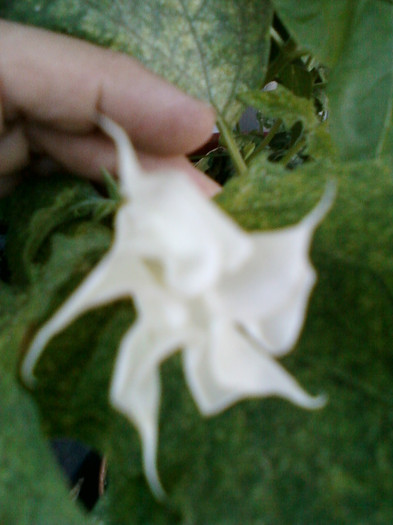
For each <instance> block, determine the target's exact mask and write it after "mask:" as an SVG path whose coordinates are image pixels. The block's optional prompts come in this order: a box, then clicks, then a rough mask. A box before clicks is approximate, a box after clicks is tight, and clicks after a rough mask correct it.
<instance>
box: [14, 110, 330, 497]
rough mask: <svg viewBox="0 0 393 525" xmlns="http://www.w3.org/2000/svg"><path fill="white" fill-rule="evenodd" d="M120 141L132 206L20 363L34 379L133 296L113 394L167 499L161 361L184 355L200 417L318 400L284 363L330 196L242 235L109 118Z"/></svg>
mask: <svg viewBox="0 0 393 525" xmlns="http://www.w3.org/2000/svg"><path fill="white" fill-rule="evenodd" d="M98 122H99V125H100V126H101V128H102V129H103V130H104V131H105V132H106V133H107V134H108V135H110V136H111V137H112V138H113V140H114V141H115V143H116V145H117V149H118V155H119V176H120V187H121V192H122V194H123V197H124V203H123V204H122V206H121V207H120V209H119V211H118V213H117V216H116V222H115V237H114V241H113V245H112V247H111V249H110V251H109V252H108V253H107V255H106V256H105V257H104V258H103V259H102V260H101V262H100V263H99V264H98V265H97V266H96V268H95V269H93V271H92V272H91V273H90V274H89V275H88V276H87V278H86V280H85V281H84V282H83V283H82V284H81V285H80V286H79V288H77V290H76V291H75V292H74V293H73V294H72V295H71V296H70V297H69V299H68V300H67V301H66V302H65V303H64V304H63V306H61V307H60V309H59V310H58V311H57V312H56V313H55V314H54V316H53V317H52V318H51V319H50V320H49V321H48V322H47V323H46V324H44V325H43V327H42V328H41V329H40V330H39V331H38V332H37V334H36V336H35V338H34V340H33V342H32V344H31V346H30V348H29V350H28V352H27V354H26V357H25V360H24V362H23V365H22V376H23V377H24V380H25V381H26V383H27V384H30V385H32V384H33V383H34V376H33V371H34V367H35V364H36V362H37V360H38V359H39V357H40V355H41V353H42V351H43V350H44V348H45V346H46V344H47V343H48V341H49V340H50V339H51V338H52V337H53V336H54V335H55V334H56V333H58V332H60V331H61V330H62V329H64V328H65V327H66V326H67V325H68V324H69V323H71V322H72V321H73V320H74V319H75V318H76V317H78V316H79V315H80V314H82V313H83V312H85V311H86V310H88V309H91V308H94V307H96V306H98V305H101V304H104V303H108V302H110V301H112V300H115V299H118V298H121V297H125V296H128V297H132V298H133V300H134V303H135V306H136V308H137V312H138V317H137V320H136V322H135V323H134V324H133V325H132V326H131V327H130V329H129V330H128V332H127V333H126V334H125V336H124V337H123V339H122V341H121V343H120V348H119V353H118V357H117V360H116V364H115V370H114V374H113V378H112V384H111V391H110V399H111V402H112V403H113V405H114V406H115V407H116V408H117V409H118V410H120V411H121V412H122V413H124V414H125V415H126V416H127V417H128V418H129V419H130V420H131V421H132V422H133V423H134V425H135V426H136V428H137V429H138V431H139V433H140V436H141V440H142V445H143V447H142V448H143V461H144V469H145V473H146V476H147V479H148V481H149V483H150V486H151V488H152V490H153V491H154V492H155V493H156V495H157V496H160V495H162V494H163V491H162V487H161V485H160V481H159V477H158V473H157V468H156V454H157V441H158V428H157V427H158V410H159V401H160V378H159V366H160V363H161V362H162V361H163V360H165V359H166V358H168V357H169V356H170V355H171V354H173V353H174V352H176V351H177V350H179V349H182V357H183V364H184V373H185V376H186V380H187V384H188V386H189V388H190V390H191V392H192V395H193V397H194V399H195V402H196V404H197V406H198V407H199V410H200V412H201V413H202V414H204V415H212V414H216V413H218V412H220V411H222V410H224V409H225V408H227V407H228V406H230V405H232V404H233V403H235V402H236V401H239V400H241V399H243V398H246V397H250V396H270V395H276V396H282V397H284V398H287V399H288V400H291V401H292V402H294V403H296V404H298V405H300V406H303V407H307V408H315V407H319V406H321V404H323V400H322V399H321V398H320V397H317V398H314V397H311V396H309V395H308V394H307V393H306V392H305V391H304V390H303V389H302V388H301V386H300V385H299V384H298V383H297V382H296V380H295V379H294V378H293V377H292V376H291V375H290V374H289V373H288V372H287V371H286V370H285V369H284V368H283V367H282V366H281V365H280V364H279V362H278V361H277V360H276V357H277V356H280V355H283V354H285V353H286V352H288V351H289V350H290V349H291V348H292V347H293V345H294V344H295V342H296V340H297V338H298V335H299V332H300V330H301V327H302V324H303V321H304V317H305V312H306V308H307V302H308V298H309V294H310V291H311V289H312V287H313V285H314V282H315V272H314V270H313V268H312V266H311V264H310V261H309V258H308V251H309V246H310V242H311V237H312V234H313V232H314V230H315V228H316V226H317V225H318V223H319V222H320V220H321V219H322V217H323V216H324V214H325V213H326V211H327V209H328V207H329V206H330V203H331V201H332V197H331V196H330V197H329V196H325V198H324V199H322V201H321V202H320V203H319V204H318V205H317V207H316V208H315V209H314V210H313V211H311V213H309V214H308V215H307V216H306V217H305V218H304V219H303V220H301V221H300V222H299V223H298V224H295V225H292V226H289V227H286V228H282V229H278V230H275V231H268V232H257V233H247V232H245V231H243V230H242V229H241V228H240V227H239V226H238V225H237V224H236V223H235V222H234V221H233V220H232V219H231V218H230V217H228V216H227V215H226V214H225V213H224V212H223V211H221V210H220V209H219V208H218V206H216V205H215V204H214V203H213V202H211V201H209V200H208V199H207V198H206V197H205V196H204V195H202V194H201V193H200V191H199V190H198V188H197V187H195V186H194V183H193V182H191V181H190V180H189V179H188V178H187V176H186V175H184V174H182V173H178V172H175V171H169V172H165V173H154V174H146V173H144V172H143V171H142V169H141V167H140V165H139V164H138V161H137V159H136V156H135V154H134V151H133V149H132V146H131V144H130V142H129V140H128V137H127V135H126V134H125V132H124V131H123V130H122V129H121V128H120V127H119V126H118V125H117V124H115V123H114V122H113V121H111V120H110V119H108V118H107V117H105V116H102V115H101V116H99V121H98Z"/></svg>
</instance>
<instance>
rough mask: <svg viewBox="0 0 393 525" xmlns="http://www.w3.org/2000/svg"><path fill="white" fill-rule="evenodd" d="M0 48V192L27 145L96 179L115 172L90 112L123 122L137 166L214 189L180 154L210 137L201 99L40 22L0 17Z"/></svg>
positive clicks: (24, 158)
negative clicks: (180, 174)
mask: <svg viewBox="0 0 393 525" xmlns="http://www.w3.org/2000/svg"><path fill="white" fill-rule="evenodd" d="M0 50H1V51H0V195H4V194H6V193H7V192H9V191H10V190H11V189H12V187H13V186H14V185H15V183H16V174H15V173H16V171H17V170H19V169H20V168H22V167H23V166H25V165H26V164H27V163H28V161H29V153H30V152H31V151H35V152H38V153H42V154H44V155H47V156H49V157H51V158H53V159H54V160H55V161H57V162H59V163H61V164H62V165H63V166H65V167H66V168H67V169H68V170H70V171H72V172H73V173H78V174H81V175H83V176H88V177H90V178H92V179H95V180H99V179H100V177H101V169H102V167H103V166H104V167H106V168H107V169H109V170H110V171H115V164H116V156H115V150H114V146H113V144H112V143H111V142H110V141H109V140H108V138H107V137H105V136H104V135H103V134H102V133H101V132H99V131H98V129H97V127H96V124H95V121H96V115H97V112H101V113H104V114H106V115H107V116H109V117H110V118H112V119H113V120H115V121H116V122H118V123H119V124H120V125H121V126H122V127H124V128H125V129H126V131H127V132H128V133H129V135H130V138H131V140H132V142H133V144H134V146H135V148H136V150H137V152H138V156H139V158H140V161H141V164H142V165H143V167H144V168H145V169H146V170H149V169H156V168H158V167H160V168H165V167H178V168H180V169H182V170H183V171H185V172H186V173H188V174H189V175H190V176H191V177H193V178H194V179H195V180H196V182H197V184H199V185H200V186H201V187H202V189H203V190H204V191H205V193H206V194H208V195H213V194H214V193H216V191H217V188H218V186H217V185H216V184H215V183H214V182H213V181H211V180H210V179H208V178H207V177H206V176H205V175H203V174H202V173H201V172H199V171H198V170H196V169H195V168H193V167H192V165H191V164H190V163H189V162H188V160H187V159H186V154H187V153H190V152H192V151H193V150H195V149H197V148H198V147H199V146H201V145H202V144H203V143H204V142H205V141H206V140H207V139H208V138H209V136H210V135H211V131H212V128H213V124H214V111H213V110H212V108H210V107H209V106H208V105H206V104H205V103H203V102H200V101H197V100H195V99H193V98H191V97H190V96H188V95H186V94H184V93H182V92H181V91H179V90H178V89H177V88H175V87H174V86H172V85H171V84H169V83H167V82H166V81H165V80H163V79H162V78H160V77H158V76H156V75H155V74H153V73H151V72H150V71H148V70H146V69H145V68H144V67H143V66H142V65H141V64H140V63H139V62H138V61H136V60H135V59H133V58H131V57H129V56H127V55H124V54H121V53H115V52H113V51H110V50H108V49H104V48H100V47H98V46H94V45H92V44H89V43H87V42H85V41H82V40H78V39H75V38H71V37H67V36H64V35H60V34H56V33H51V32H49V31H45V30H42V29H37V28H33V27H28V26H24V25H21V24H16V23H12V22H7V21H4V20H0ZM1 112H2V114H1Z"/></svg>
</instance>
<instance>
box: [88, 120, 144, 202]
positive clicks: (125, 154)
mask: <svg viewBox="0 0 393 525" xmlns="http://www.w3.org/2000/svg"><path fill="white" fill-rule="evenodd" d="M96 122H97V125H98V126H99V127H100V128H101V129H102V131H103V132H104V133H106V134H107V135H108V136H109V137H110V138H111V139H112V140H113V142H114V143H115V146H116V150H117V156H118V174H119V178H120V181H121V189H122V192H123V194H124V196H125V197H130V196H131V194H132V190H133V189H134V188H133V185H134V184H135V182H136V180H137V179H138V178H139V174H140V172H141V168H140V165H139V161H138V158H137V155H136V153H135V150H134V148H133V146H132V144H131V140H130V138H129V136H128V135H127V132H126V131H125V130H124V129H123V128H122V127H121V126H120V125H119V124H117V123H116V122H115V121H113V120H112V119H111V118H109V117H107V116H106V115H104V114H103V113H97V117H96Z"/></svg>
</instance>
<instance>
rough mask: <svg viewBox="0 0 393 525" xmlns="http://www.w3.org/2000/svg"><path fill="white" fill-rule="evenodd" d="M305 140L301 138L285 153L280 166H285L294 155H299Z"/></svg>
mask: <svg viewBox="0 0 393 525" xmlns="http://www.w3.org/2000/svg"><path fill="white" fill-rule="evenodd" d="M305 144H306V139H305V138H304V137H303V138H301V139H300V140H298V141H297V142H295V144H294V145H293V146H292V147H291V148H290V149H289V150H288V151H287V153H286V154H285V155H284V157H283V158H282V159H281V160H280V164H284V166H286V165H287V164H288V162H289V161H290V160H291V159H292V158H293V157H294V156H295V155H296V153H299V151H300V150H301V149H302V148H303V147H304V146H305Z"/></svg>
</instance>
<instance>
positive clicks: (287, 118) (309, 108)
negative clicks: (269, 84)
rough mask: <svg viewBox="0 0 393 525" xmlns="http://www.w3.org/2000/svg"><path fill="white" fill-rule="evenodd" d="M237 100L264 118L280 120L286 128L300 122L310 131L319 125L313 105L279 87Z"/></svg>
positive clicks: (245, 95) (251, 93)
mask: <svg viewBox="0 0 393 525" xmlns="http://www.w3.org/2000/svg"><path fill="white" fill-rule="evenodd" d="M239 99H240V100H241V101H242V102H243V103H244V104H246V105H248V106H252V107H253V108H255V109H257V110H258V111H260V112H261V113H262V114H263V116H264V117H271V118H279V119H281V120H282V121H283V122H284V124H285V125H286V127H287V128H291V127H292V126H293V125H294V124H295V123H296V122H299V121H301V123H302V124H303V126H304V128H305V129H306V130H308V131H312V130H313V129H314V128H316V127H317V125H318V124H319V121H318V119H317V116H316V114H315V108H314V105H313V103H312V102H311V101H310V100H306V99H305V98H302V97H299V96H296V95H294V94H293V93H292V92H291V91H289V90H288V89H286V88H285V87H283V86H281V85H278V86H277V88H276V89H274V90H273V91H260V90H259V91H248V92H246V93H241V94H240V95H239Z"/></svg>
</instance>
